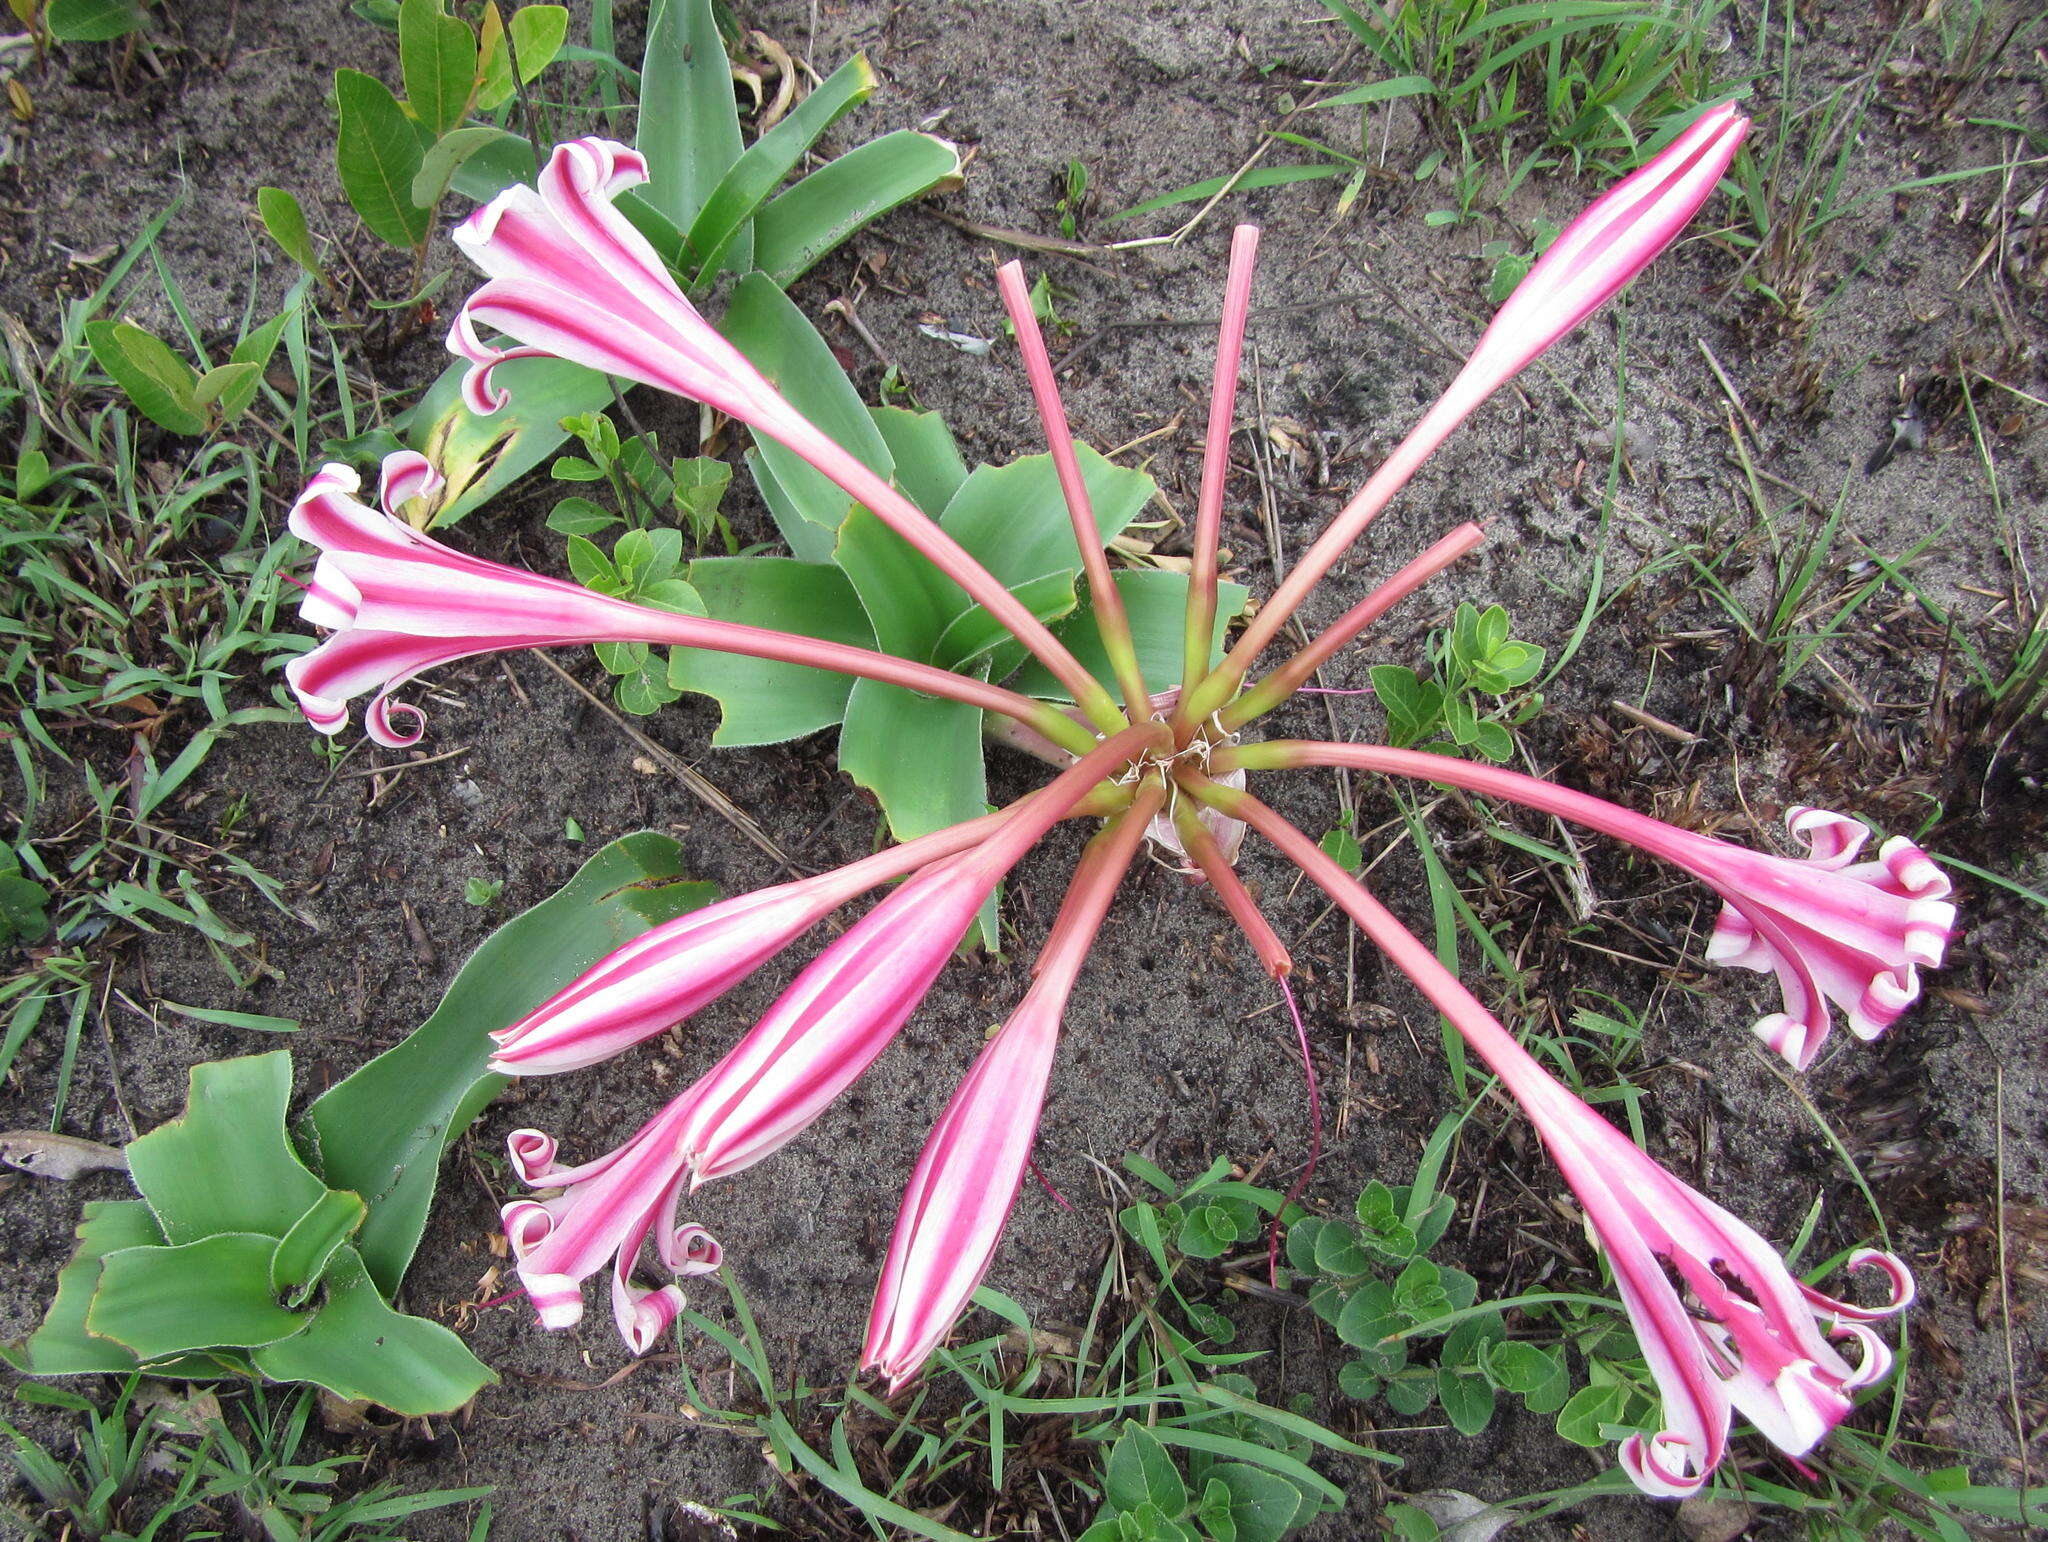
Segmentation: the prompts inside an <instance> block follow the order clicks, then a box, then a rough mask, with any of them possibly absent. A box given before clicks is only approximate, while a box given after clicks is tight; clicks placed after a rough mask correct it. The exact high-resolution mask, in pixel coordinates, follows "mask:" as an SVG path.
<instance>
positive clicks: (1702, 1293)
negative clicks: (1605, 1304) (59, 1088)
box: [1195, 783, 1913, 1498]
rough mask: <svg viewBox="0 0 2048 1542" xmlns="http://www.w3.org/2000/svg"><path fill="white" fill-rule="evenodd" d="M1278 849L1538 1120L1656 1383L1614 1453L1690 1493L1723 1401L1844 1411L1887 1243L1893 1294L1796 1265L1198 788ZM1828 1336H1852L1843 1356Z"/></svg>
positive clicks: (1866, 1375) (1887, 1306)
mask: <svg viewBox="0 0 2048 1542" xmlns="http://www.w3.org/2000/svg"><path fill="white" fill-rule="evenodd" d="M1195 790H1196V792H1197V795H1198V796H1201V797H1203V798H1204V799H1205V800H1207V799H1209V798H1214V799H1215V801H1216V802H1217V803H1218V804H1219V805H1220V806H1222V807H1224V808H1227V809H1229V810H1230V811H1231V812H1233V813H1235V814H1237V815H1238V816H1239V817H1241V818H1242V819H1244V820H1245V822H1246V823H1247V824H1249V825H1250V826H1251V827H1252V828H1253V829H1255V830H1257V831H1258V832H1259V833H1260V834H1262V835H1264V836H1266V837H1267V838H1268V839H1270V840H1271V841H1272V842H1273V843H1274V844H1275V845H1276V846H1278V847H1279V848H1280V849H1281V850H1282V851H1284V852H1285V853H1286V854H1287V856H1288V857H1289V858H1291V859H1292V860H1293V861H1294V862H1295V863H1296V864H1297V865H1298V866H1300V867H1301V868H1302V870H1303V871H1304V872H1306V873H1307V874H1308V875H1309V877H1310V878H1311V879H1313V880H1314V881H1315V883H1316V884H1317V885H1318V886H1319V887H1320V888H1321V889H1322V890H1323V891H1324V892H1325V893H1326V894H1328V895H1329V896H1330V897H1331V898H1332V899H1333V900H1335V901H1336V902H1337V904H1338V906H1339V907H1340V908H1341V909H1342V910H1343V911H1344V912H1345V913H1346V914H1347V915H1349V916H1350V917H1351V919H1352V921H1353V922H1354V923H1356V925H1357V926H1358V928H1359V929H1360V930H1361V931H1363V932H1364V933H1365V934H1366V935H1367V936H1368V937H1370V938H1371V939H1372V940H1373V942H1375V943H1376V944H1378V946H1379V947H1380V949H1381V950H1382V951H1383V952H1384V953H1385V954H1386V955H1387V957H1388V958H1389V959H1391V960H1392V961H1393V963H1394V964H1395V965H1396V966H1397V967H1398V968H1399V969H1400V970H1401V972H1402V973H1404V974H1406V975H1407V976H1408V978H1409V979H1411V980H1412V981H1414V982H1415V984H1416V986H1417V987H1418V988H1419V989H1420V990H1421V991H1422V993H1423V995H1424V996H1425V997H1427V998H1428V999H1429V1001H1430V1003H1431V1005H1433V1006H1435V1007H1436V1009H1437V1010H1438V1011H1439V1012H1441V1013H1443V1015H1444V1016H1445V1017H1446V1018H1447V1019H1448V1020H1449V1021H1450V1023H1451V1024H1452V1026H1453V1027H1455V1028H1456V1029H1457V1031H1458V1033H1459V1035H1460V1036H1461V1037H1462V1038H1463V1039H1464V1040H1465V1042H1466V1043H1467V1044H1469V1045H1471V1046H1472V1048H1473V1049H1474V1050H1476V1051H1477V1052H1478V1054H1479V1056H1480V1058H1481V1059H1483V1060H1484V1061H1485V1062H1486V1063H1487V1065H1488V1066H1489V1067H1490V1068H1491V1069H1492V1070H1493V1071H1494V1072H1495V1073H1496V1074H1497V1075H1499V1077H1500V1079H1501V1081H1502V1083H1503V1084H1504V1085H1505V1086H1506V1087H1507V1089H1508V1091H1509V1092H1511V1093H1512V1094H1513V1095H1514V1098H1515V1101H1516V1102H1517V1103H1519V1104H1520V1105H1521V1107H1522V1110H1523V1112H1525V1113H1526V1114H1527V1115H1528V1116H1529V1120H1530V1122H1531V1123H1532V1124H1534V1125H1535V1126H1536V1130H1537V1133H1538V1134H1539V1135H1540V1136H1541V1137H1542V1140H1543V1144H1544V1147H1545V1149H1546V1150H1548V1151H1549V1152H1550V1154H1551V1157H1552V1158H1553V1159H1554V1160H1555V1161H1556V1163H1557V1165H1558V1169H1559V1171H1560V1172H1561V1173H1562V1174H1563V1176H1564V1180H1565V1182H1566V1183H1567V1184H1568V1185H1569V1186H1570V1187H1571V1190H1572V1192H1573V1193H1574V1194H1575V1195H1577V1196H1578V1200H1579V1203H1580V1205H1581V1206H1582V1207H1583V1208H1584V1210H1585V1215H1586V1223H1587V1225H1588V1227H1589V1228H1590V1229H1591V1231H1592V1233H1593V1236H1594V1238H1595V1240H1596V1241H1597V1242H1598V1243H1599V1245H1600V1248H1601V1250H1602V1252H1604V1253H1605V1254H1606V1255H1607V1260H1608V1264H1609V1267H1610V1268H1611V1269H1612V1271H1613V1274H1614V1281H1615V1286H1616V1288H1617V1289H1618V1290H1619V1292H1620V1294H1621V1299H1622V1305H1623V1306H1624V1307H1625V1308H1626V1309H1627V1311H1628V1316H1629V1321H1630V1323H1631V1324H1632V1325H1633V1326H1634V1328H1635V1331H1636V1339H1637V1342H1638V1343H1639V1344H1640V1345H1641V1346H1642V1350H1643V1358H1644V1360H1645V1361H1646V1362H1647V1363H1648V1365H1649V1368H1650V1373H1651V1375H1652V1377H1653V1378H1654V1379H1655V1381H1656V1383H1657V1389H1658V1391H1659V1393H1660V1394H1661V1396H1662V1399H1663V1405H1664V1406H1663V1418H1662V1421H1661V1423H1662V1428H1661V1429H1659V1430H1657V1431H1655V1432H1653V1433H1650V1434H1637V1435H1633V1436H1631V1437H1630V1438H1629V1439H1628V1440H1627V1441H1625V1442H1624V1443H1623V1445H1622V1449H1621V1463H1622V1466H1623V1468H1624V1469H1625V1470H1626V1471H1627V1472H1628V1475H1629V1476H1630V1478H1631V1479H1633V1480H1634V1481H1635V1483H1636V1484H1637V1485H1638V1486H1639V1487H1640V1488H1642V1489H1643V1490H1645V1491H1646V1492H1648V1493H1652V1494H1658V1495H1663V1496H1666V1497H1672V1498H1683V1497H1685V1496H1687V1495H1689V1494H1693V1493H1697V1492H1698V1491H1699V1489H1700V1488H1701V1486H1702V1485H1704V1484H1705V1482H1706V1481H1707V1478H1708V1476H1709V1474H1711V1473H1712V1472H1713V1470H1714V1468H1715V1467H1716V1466H1717V1465H1718V1464H1719V1463H1720V1460H1721V1458H1722V1456H1723V1455H1724V1454H1725V1453H1726V1450H1727V1445H1728V1426H1729V1421H1730V1418H1731V1416H1732V1412H1733V1410H1737V1409H1739V1410H1740V1411H1741V1412H1742V1414H1743V1416H1744V1417H1745V1418H1747V1419H1748V1420H1749V1421H1750V1422H1751V1423H1753V1424H1754V1425H1755V1426H1756V1427H1757V1429H1758V1430H1759V1431H1760V1432H1761V1433H1762V1434H1763V1435H1764V1436H1765V1437H1766V1438H1767V1439H1769V1440H1770V1441H1771V1442H1772V1443H1773V1444H1774V1445H1776V1446H1778V1447H1779V1448H1780V1449H1781V1450H1783V1451H1786V1452H1788V1453H1790V1454H1791V1455H1794V1456H1800V1455H1804V1454H1805V1453H1806V1452H1808V1451H1810V1450H1812V1449H1813V1447H1814V1445H1815V1444H1816V1443H1817V1442H1818V1441H1820V1440H1821V1439H1822V1438H1823V1437H1824V1436H1825V1435H1826V1434H1827V1433H1828V1431H1829V1430H1831V1429H1833V1428H1834V1427H1835V1426H1836V1425H1837V1424H1839V1423H1841V1421H1842V1420H1843V1419H1844V1418H1846V1417H1847V1416H1848V1414H1849V1411H1850V1409H1851V1407H1852V1406H1853V1397H1852V1394H1853V1393H1855V1392H1856V1391H1857V1390H1858V1389H1859V1388H1862V1387H1867V1386H1870V1385H1872V1384H1873V1383H1875V1382H1877V1381H1879V1380H1881V1379H1882V1378H1883V1377H1884V1375H1885V1373H1886V1372H1887V1371H1888V1370H1889V1369H1890V1366H1891V1355H1890V1352H1889V1351H1888V1350H1887V1348H1886V1346H1885V1344H1884V1342H1883V1341H1882V1340H1881V1339H1879V1338H1878V1336H1877V1335H1876V1334H1875V1333H1874V1332H1872V1331H1871V1330H1870V1329H1869V1328H1868V1327H1867V1326H1866V1324H1868V1323H1869V1322H1870V1321H1872V1320H1873V1319H1875V1318H1878V1317H1883V1316H1886V1315H1888V1314H1890V1313H1892V1312H1896V1311H1899V1310H1900V1309H1902V1308H1904V1307H1905V1306H1907V1305H1908V1304H1909V1303H1910V1302H1911V1301H1912V1299H1913V1281H1912V1276H1911V1275H1910V1274H1909V1273H1908V1272H1907V1270H1906V1267H1905V1265H1904V1264H1903V1263H1902V1262H1900V1261H1899V1260H1898V1259H1897V1258H1894V1257H1892V1256H1891V1255H1890V1254H1888V1253H1880V1252H1877V1251H1875V1250H1872V1249H1864V1250H1861V1251H1859V1252H1857V1253H1855V1254H1854V1255H1852V1256H1851V1258H1850V1260H1849V1261H1850V1264H1851V1265H1852V1267H1859V1268H1861V1267H1874V1268H1877V1269H1880V1270H1881V1271H1882V1272H1883V1273H1884V1275H1885V1276H1886V1278H1887V1280H1888V1281H1889V1283H1890V1286H1891V1289H1890V1294H1889V1298H1888V1299H1887V1300H1886V1301H1885V1302H1884V1303H1883V1304H1881V1305H1879V1306H1876V1307H1859V1306H1853V1305H1851V1304H1849V1303H1847V1302H1844V1301H1837V1300H1835V1299H1834V1298H1832V1297H1830V1296H1826V1295H1823V1294H1821V1293H1820V1292H1818V1291H1816V1290H1813V1289H1812V1288H1810V1287H1809V1286H1806V1285H1804V1284H1802V1283H1801V1282H1800V1281H1798V1280H1796V1279H1795V1278H1793V1275H1792V1272H1791V1270H1789V1269H1788V1268H1787V1267H1786V1266H1785V1262H1784V1260H1783V1259H1782V1258H1780V1257H1779V1256H1778V1254H1777V1253H1776V1252H1775V1251H1774V1250H1773V1249H1772V1248H1771V1246H1770V1244H1769V1243H1767V1242H1765V1241H1764V1239H1763V1238H1762V1237H1760V1236H1758V1235H1757V1234H1756V1232H1755V1231H1753V1230H1752V1229H1751V1228H1749V1227H1748V1226H1746V1225H1744V1224H1743V1223H1742V1222H1741V1221H1739V1220H1737V1219H1736V1218H1735V1217H1734V1216H1732V1215H1730V1214H1729V1213H1728V1212H1727V1211H1726V1210H1723V1209H1722V1208H1721V1207H1720V1206H1719V1205H1716V1204H1715V1203H1713V1201H1711V1200H1709V1199H1707V1198H1706V1197H1705V1196H1704V1195H1702V1194H1699V1193H1698V1192H1696V1191H1695V1190H1693V1189H1692V1188H1690V1187H1688V1186H1687V1185H1686V1184H1683V1183H1681V1182H1679V1181H1678V1179H1676V1178H1675V1177H1673V1176H1672V1175H1671V1174H1670V1173H1668V1172H1666V1171H1665V1170H1664V1169H1663V1168H1662V1167H1660V1166H1659V1165H1658V1164H1657V1163H1656V1162H1654V1161H1652V1160H1651V1159H1650V1157H1649V1156H1648V1155H1646V1154H1645V1153H1644V1152H1643V1151H1642V1150H1641V1149H1640V1148H1638V1147H1637V1146H1636V1145H1635V1144H1634V1143H1633V1142H1631V1141H1630V1140H1629V1139H1628V1138H1627V1137H1626V1136H1624V1135H1622V1134H1621V1133H1620V1132H1619V1131H1618V1130H1616V1129H1615V1128H1614V1127H1613V1126H1612V1125H1610V1124H1609V1123H1607V1121H1606V1120H1604V1119H1602V1118H1601V1117H1600V1116H1599V1115H1598V1114H1596V1113H1595V1112H1593V1110H1592V1109H1591V1108H1589V1107H1587V1106H1586V1104H1585V1103H1583V1102H1582V1101H1580V1100H1579V1098H1577V1097H1576V1096H1574V1095H1573V1094H1572V1093H1571V1092H1570V1091H1569V1090H1568V1089H1567V1088H1566V1087H1565V1086H1564V1085H1563V1084H1562V1083H1561V1082H1559V1081H1558V1080H1557V1078H1556V1077H1554V1076H1552V1075H1551V1074H1550V1072H1549V1071H1548V1070H1546V1069H1545V1068H1544V1067H1543V1066H1542V1065H1541V1064H1540V1063H1539V1062H1538V1061H1537V1060H1536V1058H1535V1057H1534V1056H1533V1055H1531V1054H1530V1053H1529V1052H1528V1051H1527V1050H1526V1049H1524V1048H1523V1047H1522V1046H1521V1044H1520V1043H1519V1042H1518V1041H1517V1040H1516V1038H1515V1036H1514V1035H1513V1034H1511V1033H1509V1032H1508V1031H1507V1029H1506V1028H1504V1027H1502V1026H1501V1024H1500V1022H1499V1021H1498V1020H1497V1019H1496V1018H1495V1017H1494V1016H1493V1014H1492V1013H1490V1012H1488V1011H1487V1010H1486V1008H1485V1007H1483V1006H1482V1005H1480V1003H1479V999H1478V998H1477V997H1476V996H1474V995H1473V994H1472V993H1471V991H1470V990H1468V989H1466V987H1465V986H1464V984H1463V983H1462V982H1461V981H1460V980H1459V979H1458V977H1457V976H1456V975H1454V974H1453V973H1452V972H1451V971H1450V970H1449V969H1448V968H1446V967H1445V966H1444V964H1443V963H1442V962H1441V961H1440V960H1439V959H1438V958H1437V957H1436V955H1435V954H1434V953H1433V952H1431V951H1430V950H1429V949H1428V948H1427V947H1425V946H1424V945H1423V944H1422V942H1421V941H1420V940H1418V939H1417V938H1416V937H1415V935H1414V934H1413V933H1411V932H1410V931H1409V930H1408V929H1407V928H1406V927H1405V926H1403V925H1402V924H1401V923H1400V921H1399V920H1398V919H1396V918H1395V916H1394V915H1393V913H1392V912H1391V911H1389V910H1388V909H1387V908H1386V906H1384V905H1382V904H1381V903H1380V902H1379V900H1378V899H1377V898H1375V897H1374V896H1373V895H1372V894H1371V893H1370V892H1369V891H1368V890H1367V889H1366V887H1365V886H1364V885H1363V884H1362V883H1360V882H1359V881H1358V880H1357V879H1355V878H1353V877H1352V875H1351V874H1349V873H1347V872H1345V871H1344V869H1343V868H1341V867H1339V866H1338V865H1337V863H1336V862H1335V861H1334V860H1333V859H1332V858H1331V857H1330V856H1329V855H1328V854H1326V853H1325V852H1323V851H1322V850H1321V849H1320V848H1319V847H1318V846H1317V845H1316V844H1315V842H1313V841H1311V840H1310V839H1309V838H1308V837H1307V836H1305V835H1303V834H1302V833H1301V832H1300V831H1299V830H1297V829H1295V828H1294V826H1293V825H1291V824H1289V823H1288V822H1287V821H1286V820H1284V819H1282V818H1281V817H1280V816H1279V815H1278V814H1276V813H1274V812H1273V810H1271V809H1270V808H1267V807H1266V806H1265V805H1264V804H1263V803H1261V802H1259V801H1258V800H1257V799H1256V798H1252V797H1249V796H1247V795H1245V794H1243V793H1234V792H1230V791H1227V790H1224V789H1219V788H1216V787H1215V785H1214V784H1213V783H1210V784H1207V786H1199V785H1198V787H1197V788H1196V789H1195ZM1830 1340H1838V1341H1839V1340H1846V1341H1849V1342H1852V1343H1854V1344H1855V1345H1856V1352H1857V1358H1856V1360H1855V1362H1854V1363H1853V1364H1852V1363H1851V1362H1850V1361H1848V1360H1846V1359H1844V1358H1843V1356H1842V1355H1841V1354H1840V1352H1839V1351H1838V1350H1837V1349H1836V1348H1835V1346H1834V1344H1833V1343H1831V1342H1830Z"/></svg>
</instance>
